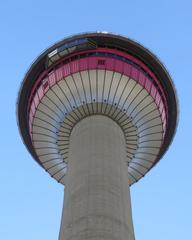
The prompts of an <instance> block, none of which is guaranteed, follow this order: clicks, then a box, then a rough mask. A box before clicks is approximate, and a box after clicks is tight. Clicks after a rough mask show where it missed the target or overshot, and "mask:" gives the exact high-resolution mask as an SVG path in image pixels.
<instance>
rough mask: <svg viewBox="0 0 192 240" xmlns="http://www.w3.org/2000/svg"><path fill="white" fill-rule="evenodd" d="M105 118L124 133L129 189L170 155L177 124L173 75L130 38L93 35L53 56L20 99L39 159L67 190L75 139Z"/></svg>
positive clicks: (73, 40) (41, 61)
mask: <svg viewBox="0 0 192 240" xmlns="http://www.w3.org/2000/svg"><path fill="white" fill-rule="evenodd" d="M91 115H104V116H107V117H109V118H111V119H112V120H113V121H115V122H116V123H117V124H118V125H119V126H120V127H121V129H122V130H123V132H124V136H125V141H126V146H125V147H126V153H127V160H126V161H127V168H128V172H129V178H130V179H129V183H130V184H133V183H134V182H136V181H138V180H139V179H140V178H141V177H143V176H144V175H145V174H146V173H147V172H148V171H149V170H150V169H151V168H152V167H153V166H154V165H155V164H156V163H157V162H158V161H159V160H160V158H161V157H162V155H163V154H164V152H165V151H166V150H167V148H168V146H169V144H170V142H171V140H172V138H173V135H174V132H175V128H176V123H177V100H176V95H175V90H174V87H173V84H172V81H171V79H170V76H169V74H168V73H167V71H166V70H165V68H164V67H163V65H162V64H161V63H160V62H159V60H158V59H157V58H156V57H155V56H154V55H152V54H151V53H150V52H149V51H148V50H147V49H145V48H143V47H142V46H141V45H139V44H138V43H135V42H133V41H131V40H130V39H127V38H125V37H122V36H118V35H114V34H108V33H85V34H81V35H76V36H73V37H70V38H66V39H64V40H63V41H60V42H59V43H57V44H55V45H54V46H52V47H51V48H49V49H48V50H46V51H45V52H44V53H43V54H42V55H41V56H40V57H39V58H38V59H37V60H36V61H35V62H34V63H33V65H32V66H31V68H30V69H29V71H28V72H27V74H26V76H25V79H24V81H23V83H22V86H21V90H20V93H19V98H18V125H19V128H20V132H21V135H22V138H23V140H24V143H25V144H26V146H27V148H28V150H29V151H30V153H31V154H32V155H33V157H34V158H35V160H36V161H37V162H38V163H39V164H40V165H41V166H42V167H43V168H44V169H45V170H46V171H48V172H49V174H50V175H51V176H52V177H54V178H55V179H56V180H57V181H58V182H61V183H62V184H65V174H66V171H67V163H68V151H69V141H70V134H71V131H72V129H73V127H74V126H75V125H76V124H77V123H78V122H79V121H81V120H82V119H83V118H85V117H88V116H91Z"/></svg>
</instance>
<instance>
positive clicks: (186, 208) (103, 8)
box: [0, 0, 192, 240]
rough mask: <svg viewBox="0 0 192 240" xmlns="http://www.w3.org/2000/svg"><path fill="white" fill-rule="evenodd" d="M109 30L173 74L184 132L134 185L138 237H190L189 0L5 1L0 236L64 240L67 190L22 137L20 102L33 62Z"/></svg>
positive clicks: (1, 15)
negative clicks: (63, 44)
mask: <svg viewBox="0 0 192 240" xmlns="http://www.w3.org/2000/svg"><path fill="white" fill-rule="evenodd" d="M97 30H98V31H111V32H115V33H119V34H122V35H125V36H128V37H130V38H132V39H134V40H137V41H138V42H140V43H141V44H143V45H144V46H146V47H147V48H149V49H150V50H151V51H152V52H153V53H155V54H156V55H157V56H158V57H159V58H160V59H161V61H162V62H163V63H164V64H165V66H166V67H167V69H168V70H169V72H170V74H171V76H172V78H173V80H174V83H175V85H176V88H177V92H178V96H179V103H180V121H179V126H178V131H177V134H176V136H175V139H174V141H173V144H172V145H171V147H170V149H169V151H168V152H167V154H166V155H165V156H164V157H163V159H162V160H161V162H160V163H159V164H158V165H157V166H156V167H155V168H154V169H153V170H152V171H151V172H150V173H149V174H147V176H146V177H145V178H144V179H142V180H141V181H140V182H139V183H137V184H136V185H134V186H133V187H132V188H131V193H132V207H133V219H134V226H135V235H136V240H154V239H155V240H172V239H173V240H181V239H191V229H192V217H191V216H192V176H191V175H192V157H191V155H192V154H191V153H192V152H191V149H192V142H191V137H192V74H191V71H192V2H191V1H190V0H188V1H187V0H183V1H177V0H169V1H168V0H161V1H154V0H146V1H141V0H134V1H129V0H119V1H113V0H111V1H104V0H102V1H101V0H97V1H86V0H81V1H78V0H76V1H75V0H70V1H62V0H57V1H50V0H47V1H44V0H42V1H41V0H33V1H24V0H18V1H10V0H6V1H5V0H4V1H1V3H0V33H1V34H0V47H1V50H0V56H1V57H0V69H1V75H0V83H1V91H0V110H1V117H0V128H1V129H0V134H1V137H0V149H1V157H0V164H1V165H0V166H1V172H0V239H2V240H13V239H14V240H26V239H27V240H55V239H57V238H58V232H59V226H60V218H61V208H62V202H63V187H62V186H61V185H59V184H58V183H57V182H55V181H54V180H53V179H51V178H50V177H49V176H48V174H46V172H45V171H43V169H41V168H40V167H39V166H38V164H37V163H36V162H35V161H34V160H33V159H32V157H31V156H30V155H29V153H28V152H27V150H26V149H25V147H24V145H23V144H22V141H21V138H20V136H19V133H18V129H17V124H16V114H15V113H16V98H17V93H18V90H19V86H20V83H21V81H22V78H23V76H24V74H25V72H26V71H27V69H28V68H29V66H30V64H31V63H32V61H33V60H34V59H35V58H36V57H37V56H38V55H39V54H40V53H41V52H42V51H43V50H44V49H45V48H47V47H48V46H50V45H51V44H53V43H54V42H56V41H58V40H60V39H62V38H63V37H65V36H68V35H71V34H75V33H80V32H86V31H97Z"/></svg>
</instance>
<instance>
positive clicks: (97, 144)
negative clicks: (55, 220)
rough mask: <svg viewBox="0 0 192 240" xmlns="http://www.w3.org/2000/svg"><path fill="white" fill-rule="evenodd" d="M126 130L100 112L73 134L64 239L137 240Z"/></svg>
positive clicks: (77, 126)
mask: <svg viewBox="0 0 192 240" xmlns="http://www.w3.org/2000/svg"><path fill="white" fill-rule="evenodd" d="M125 146H126V143H125V137H124V134H123V131H122V129H121V128H120V127H119V126H118V125H117V124H116V123H115V122H114V121H113V120H111V119H110V118H108V117H104V116H101V115H95V116H92V117H87V118H85V119H83V120H81V121H80V122H79V123H78V124H77V125H76V126H75V127H74V129H73V131H72V133H71V137H70V149H69V164H68V170H67V174H66V179H65V201H64V210H63V216H62V222H61V229H60V237H59V239H60V240H112V239H113V240H120V239H121V240H134V239H135V238H134V231H133V224H132V216H131V203H130V194H129V188H128V187H127V185H128V184H127V183H128V173H127V160H126V148H125Z"/></svg>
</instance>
